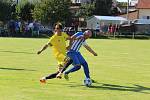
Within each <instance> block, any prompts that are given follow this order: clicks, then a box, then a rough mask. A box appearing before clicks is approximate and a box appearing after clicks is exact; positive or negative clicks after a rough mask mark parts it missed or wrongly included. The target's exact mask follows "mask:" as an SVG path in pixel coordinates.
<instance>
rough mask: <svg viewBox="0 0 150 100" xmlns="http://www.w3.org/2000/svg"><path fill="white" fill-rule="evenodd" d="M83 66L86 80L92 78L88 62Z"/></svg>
mask: <svg viewBox="0 0 150 100" xmlns="http://www.w3.org/2000/svg"><path fill="white" fill-rule="evenodd" d="M82 66H83V69H84V74H85V76H86V78H90V72H89V67H88V64H87V62H84V63H83V64H82Z"/></svg>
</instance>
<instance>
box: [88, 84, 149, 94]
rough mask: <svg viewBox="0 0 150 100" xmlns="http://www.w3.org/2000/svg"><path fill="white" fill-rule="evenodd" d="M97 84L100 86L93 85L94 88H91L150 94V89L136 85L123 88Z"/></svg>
mask: <svg viewBox="0 0 150 100" xmlns="http://www.w3.org/2000/svg"><path fill="white" fill-rule="evenodd" d="M95 84H98V86H94V84H93V86H91V87H89V88H95V89H103V90H116V91H131V92H139V93H145V94H150V88H149V87H144V86H141V85H137V84H134V85H133V86H122V85H114V84H105V83H98V82H97V83H95ZM100 84H101V85H100ZM144 91H148V92H144Z"/></svg>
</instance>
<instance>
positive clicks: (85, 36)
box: [84, 30, 92, 39]
mask: <svg viewBox="0 0 150 100" xmlns="http://www.w3.org/2000/svg"><path fill="white" fill-rule="evenodd" d="M91 36H92V32H91V31H90V30H86V31H85V32H84V38H85V39H88V38H90V37H91Z"/></svg>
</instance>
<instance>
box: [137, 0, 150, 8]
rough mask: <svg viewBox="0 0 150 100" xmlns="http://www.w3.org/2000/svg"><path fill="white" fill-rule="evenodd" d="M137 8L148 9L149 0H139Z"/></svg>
mask: <svg viewBox="0 0 150 100" xmlns="http://www.w3.org/2000/svg"><path fill="white" fill-rule="evenodd" d="M137 8H138V9H150V0H139V1H138V4H137Z"/></svg>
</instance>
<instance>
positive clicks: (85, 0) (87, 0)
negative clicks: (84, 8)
mask: <svg viewBox="0 0 150 100" xmlns="http://www.w3.org/2000/svg"><path fill="white" fill-rule="evenodd" d="M71 1H72V3H87V2H91V1H92V0H71Z"/></svg>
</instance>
